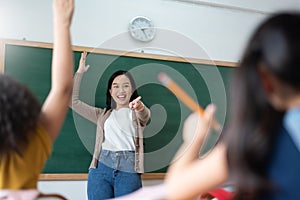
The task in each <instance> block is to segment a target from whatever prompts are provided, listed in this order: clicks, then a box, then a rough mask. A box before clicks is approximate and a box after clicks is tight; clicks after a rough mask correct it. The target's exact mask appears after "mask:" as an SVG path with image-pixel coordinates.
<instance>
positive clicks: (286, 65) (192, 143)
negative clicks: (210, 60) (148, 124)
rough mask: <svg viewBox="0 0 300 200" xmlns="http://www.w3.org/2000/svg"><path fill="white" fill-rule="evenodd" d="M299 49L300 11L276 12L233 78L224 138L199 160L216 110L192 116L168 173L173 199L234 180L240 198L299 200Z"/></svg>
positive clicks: (168, 194) (211, 108)
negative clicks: (227, 124) (178, 153)
mask: <svg viewBox="0 0 300 200" xmlns="http://www.w3.org/2000/svg"><path fill="white" fill-rule="evenodd" d="M299 49H300V14H299V13H280V14H276V15H273V16H272V17H270V18H269V19H267V20H266V21H264V22H263V23H262V24H261V25H260V26H259V27H258V28H257V30H256V31H255V33H254V34H253V36H252V38H251V39H250V41H249V43H248V47H247V48H246V51H245V53H244V56H243V58H242V60H241V63H240V66H239V67H238V68H236V69H235V72H234V75H233V82H232V85H231V89H232V92H231V106H230V122H229V126H228V127H227V128H226V131H225V132H224V135H223V138H222V139H221V141H220V142H219V143H218V145H217V146H216V147H215V148H214V149H213V150H212V152H211V153H210V154H209V155H208V156H207V157H205V158H203V159H198V158H197V154H198V151H199V149H200V147H201V144H202V142H203V138H204V135H205V134H207V132H208V129H209V128H210V122H211V119H212V117H213V113H214V109H215V108H214V106H209V107H208V108H207V109H206V112H205V115H204V117H199V116H198V115H197V114H192V115H191V116H190V117H189V118H188V119H187V121H186V122H185V126H184V141H185V142H184V144H183V146H182V148H181V151H180V152H181V153H182V152H183V155H181V157H179V158H178V160H177V161H175V162H174V164H173V165H172V166H171V167H170V169H169V171H168V174H167V178H166V182H165V187H166V197H167V199H189V198H190V199H192V198H195V197H197V196H198V195H199V194H201V193H205V192H207V191H209V190H211V189H214V188H215V187H218V186H220V185H221V184H222V183H224V182H225V181H226V180H227V179H228V178H230V180H232V181H233V182H234V184H235V196H234V199H246V200H252V199H253V200H258V199H272V200H275V199H276V200H277V199H278V200H279V199H289V200H296V199H299V184H300V171H299V169H300V78H299V75H300V51H299ZM195 124H197V125H198V126H196V128H195ZM191 133H197V135H196V136H195V137H191V136H188V134H191Z"/></svg>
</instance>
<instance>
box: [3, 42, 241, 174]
mask: <svg viewBox="0 0 300 200" xmlns="http://www.w3.org/2000/svg"><path fill="white" fill-rule="evenodd" d="M6 45H15V46H25V47H36V48H43V49H52V48H53V45H52V44H51V43H42V42H32V41H24V40H10V39H1V40H0V72H1V73H4V69H5V48H6ZM72 49H73V51H77V52H82V51H87V52H93V53H96V54H97V53H99V54H107V55H117V56H126V57H133V58H142V59H143V58H145V59H156V60H162V61H173V62H182V63H186V62H189V63H193V64H205V65H214V66H215V65H216V66H224V67H236V66H237V63H234V62H224V61H212V60H203V59H195V58H181V57H174V56H165V55H155V54H145V53H137V52H124V51H117V50H108V49H101V48H92V47H82V46H73V47H72ZM75 64H76V63H75ZM164 176H165V173H145V174H143V175H142V178H143V180H151V179H163V178H164ZM40 180H87V174H85V173H83V174H82V173H66V174H52V173H49V174H48V173H47V174H41V175H40Z"/></svg>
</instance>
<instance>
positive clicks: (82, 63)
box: [77, 51, 90, 73]
mask: <svg viewBox="0 0 300 200" xmlns="http://www.w3.org/2000/svg"><path fill="white" fill-rule="evenodd" d="M86 54H87V52H86V51H84V52H82V53H81V58H80V61H79V66H78V69H77V72H78V73H85V72H86V71H87V70H88V69H89V68H90V65H85V60H86Z"/></svg>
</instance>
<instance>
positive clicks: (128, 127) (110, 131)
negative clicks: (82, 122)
mask: <svg viewBox="0 0 300 200" xmlns="http://www.w3.org/2000/svg"><path fill="white" fill-rule="evenodd" d="M132 112H134V111H132V110H131V109H130V108H120V109H119V110H115V109H113V110H112V112H111V114H110V116H109V117H108V118H107V120H106V121H105V123H104V141H103V143H102V149H105V150H110V151H124V150H130V151H134V150H135V148H134V142H133V137H134V126H133V123H132Z"/></svg>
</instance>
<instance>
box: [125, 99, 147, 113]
mask: <svg viewBox="0 0 300 200" xmlns="http://www.w3.org/2000/svg"><path fill="white" fill-rule="evenodd" d="M141 99H142V97H140V96H139V97H137V98H136V99H134V100H133V101H132V102H130V103H129V108H131V109H134V110H135V111H136V112H141V111H143V110H144V109H145V106H144V104H143V102H142V101H141Z"/></svg>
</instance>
